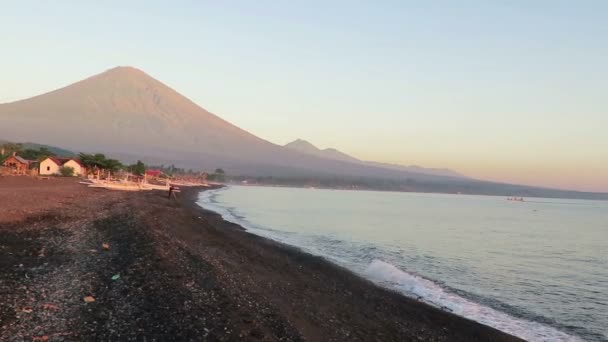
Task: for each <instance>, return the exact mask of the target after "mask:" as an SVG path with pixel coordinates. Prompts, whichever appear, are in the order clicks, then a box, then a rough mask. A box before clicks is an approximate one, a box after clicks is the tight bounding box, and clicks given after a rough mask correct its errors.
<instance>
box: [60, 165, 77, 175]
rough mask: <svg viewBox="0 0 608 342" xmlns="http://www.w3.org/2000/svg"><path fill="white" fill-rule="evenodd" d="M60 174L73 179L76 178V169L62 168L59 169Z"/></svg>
mask: <svg viewBox="0 0 608 342" xmlns="http://www.w3.org/2000/svg"><path fill="white" fill-rule="evenodd" d="M59 174H60V175H61V176H62V177H72V176H74V168H73V167H70V166H62V167H60V168H59Z"/></svg>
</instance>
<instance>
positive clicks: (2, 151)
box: [0, 142, 74, 161]
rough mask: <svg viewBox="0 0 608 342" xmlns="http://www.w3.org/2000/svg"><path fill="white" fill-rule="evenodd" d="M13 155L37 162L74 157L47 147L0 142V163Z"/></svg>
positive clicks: (61, 150) (68, 152)
mask: <svg viewBox="0 0 608 342" xmlns="http://www.w3.org/2000/svg"><path fill="white" fill-rule="evenodd" d="M13 153H16V154H17V155H18V156H20V157H22V158H24V159H29V160H37V161H42V160H44V159H46V158H47V157H50V156H65V157H72V156H74V152H71V151H68V150H64V149H61V148H58V147H53V146H48V145H40V144H34V143H12V142H0V161H3V160H4V159H6V158H8V157H10V156H12V155H13Z"/></svg>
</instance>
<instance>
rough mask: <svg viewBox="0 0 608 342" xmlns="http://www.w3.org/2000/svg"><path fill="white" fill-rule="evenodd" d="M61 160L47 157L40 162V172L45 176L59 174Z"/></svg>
mask: <svg viewBox="0 0 608 342" xmlns="http://www.w3.org/2000/svg"><path fill="white" fill-rule="evenodd" d="M59 167H61V164H59V161H57V160H55V159H54V158H46V159H45V160H43V161H41V162H40V174H41V175H43V176H49V175H57V174H59Z"/></svg>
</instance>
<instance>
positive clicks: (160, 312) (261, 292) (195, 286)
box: [0, 177, 519, 341]
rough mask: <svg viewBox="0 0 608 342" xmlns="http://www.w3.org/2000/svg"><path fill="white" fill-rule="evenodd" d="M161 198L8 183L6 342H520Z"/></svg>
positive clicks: (2, 189)
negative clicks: (36, 341)
mask: <svg viewBox="0 0 608 342" xmlns="http://www.w3.org/2000/svg"><path fill="white" fill-rule="evenodd" d="M200 191H201V189H200V188H183V189H182V192H181V193H179V194H178V198H177V199H176V200H168V199H167V193H166V192H161V191H145V192H115V191H108V190H105V189H92V188H87V187H86V186H84V185H82V184H78V182H77V181H76V180H75V179H64V178H52V179H49V180H37V179H33V178H27V177H5V178H0V208H2V209H1V210H0V254H1V255H2V257H1V258H0V340H2V341H23V340H38V341H47V340H48V341H74V340H78V341H80V340H86V341H96V340H105V341H107V340H111V341H143V340H146V341H166V340H176V341H206V340H208V341H238V340H259V341H304V340H306V341H517V340H519V339H516V338H514V337H512V336H510V335H507V334H505V333H502V332H500V331H498V330H496V329H493V328H489V327H486V326H484V325H481V324H479V323H476V322H473V321H471V320H467V319H464V318H461V317H458V316H455V315H453V314H450V313H448V312H445V311H442V310H439V309H437V308H434V307H432V306H429V305H427V304H424V303H421V302H419V301H417V300H414V299H410V298H407V297H404V296H402V295H400V294H397V293H394V292H391V291H389V290H386V289H383V288H380V287H377V286H376V285H374V284H372V283H371V282H369V281H367V280H364V279H362V278H360V277H358V276H356V275H354V274H352V273H351V272H349V271H347V270H345V269H342V268H340V267H338V266H336V265H334V264H332V263H329V262H327V261H325V260H324V259H322V258H320V257H315V256H312V255H309V254H306V253H303V252H301V251H300V250H298V249H296V248H292V247H289V246H286V245H282V244H279V243H277V242H274V241H271V240H268V239H265V238H262V237H259V236H256V235H253V234H250V233H248V232H246V231H245V230H244V229H243V228H242V227H240V226H238V225H236V224H233V223H230V222H227V221H224V220H223V219H222V218H221V216H219V215H218V214H216V213H213V212H209V211H206V210H204V209H202V208H200V207H199V206H198V205H197V204H196V203H195V202H196V199H197V198H198V193H199V192H200Z"/></svg>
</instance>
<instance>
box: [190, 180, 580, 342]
mask: <svg viewBox="0 0 608 342" xmlns="http://www.w3.org/2000/svg"><path fill="white" fill-rule="evenodd" d="M226 189H227V188H223V189H217V190H211V191H204V192H202V193H201V194H200V195H199V201H198V202H197V204H198V205H200V206H201V207H203V208H205V209H207V210H211V211H214V212H216V213H218V214H220V215H221V216H222V218H223V219H225V220H226V221H229V222H232V223H235V224H239V225H241V226H242V227H243V228H245V229H246V230H247V231H249V232H251V233H254V234H256V235H260V236H263V237H266V238H270V239H273V240H275V241H278V242H282V243H286V244H290V245H293V246H295V247H298V248H301V249H302V250H303V251H307V252H309V253H312V254H316V255H320V256H322V257H325V258H327V259H329V260H330V261H332V262H336V263H338V264H340V265H342V266H345V267H347V268H349V269H351V271H353V272H355V273H357V274H360V275H361V276H363V277H365V278H367V279H369V280H371V281H373V282H374V283H376V284H378V285H380V286H383V287H386V288H389V289H392V290H395V291H398V292H399V293H401V294H403V295H405V296H408V297H410V298H414V299H417V300H420V301H423V302H425V303H427V304H429V305H432V306H435V307H437V308H440V309H442V310H445V311H448V312H452V313H454V314H456V315H458V316H461V317H465V318H468V319H471V320H474V321H476V322H479V323H481V324H485V325H488V326H491V327H493V328H495V329H498V330H501V331H503V332H506V333H509V334H511V335H514V336H517V337H520V338H523V339H525V340H528V341H556V342H557V341H582V340H581V339H580V338H578V337H576V336H572V335H569V334H566V333H564V332H562V331H560V330H557V329H555V328H553V327H551V326H548V325H545V324H542V323H538V322H534V321H529V320H525V319H521V318H516V317H513V316H511V315H509V314H507V313H504V312H501V311H498V310H496V309H493V308H491V307H489V306H485V305H481V304H478V303H475V302H474V301H472V300H470V299H467V298H464V297H462V296H459V295H458V294H456V293H453V292H450V291H449V290H447V289H445V288H443V287H442V286H441V285H439V284H437V283H435V282H433V281H431V280H428V279H425V278H423V277H420V276H418V275H415V274H412V273H408V272H406V271H403V270H401V269H399V268H398V267H397V266H395V265H392V264H390V263H387V262H384V261H382V260H379V259H370V258H368V257H370V256H371V257H372V258H373V257H377V256H380V255H381V254H382V253H381V252H379V251H378V250H377V249H378V248H377V247H375V246H368V248H366V249H365V248H364V249H358V248H355V249H354V251H353V250H351V251H347V250H345V251H338V250H336V249H341V248H344V249H348V248H347V247H346V246H342V245H344V241H342V240H335V239H331V238H329V237H327V236H324V237H320V236H317V237H314V236H311V237H300V238H293V237H292V238H289V237H290V236H291V235H292V234H293V233H287V232H282V231H276V230H273V229H268V228H267V227H258V226H256V225H255V224H254V223H252V222H249V221H247V219H246V218H245V217H243V216H242V215H240V214H238V213H237V208H233V207H230V206H227V205H225V204H224V203H221V202H219V201H218V195H219V192H221V191H225V190H226ZM328 242H330V243H329V245H331V248H329V249H327V248H324V246H323V245H324V244H326V243H328ZM337 246H340V247H337ZM360 247H361V246H360ZM370 248H371V250H370ZM363 250H365V253H363V254H365V256H367V257H364V256H362V255H360V254H361V252H362V251H363ZM372 252H373V253H372ZM353 253H356V254H358V255H359V257H356V256H355V255H353ZM349 256H350V257H353V258H354V259H357V261H358V264H357V262H354V260H347V259H351V258H349ZM365 259H367V262H369V260H372V261H371V263H369V264H368V265H367V267H366V266H365V262H363V263H362V260H365Z"/></svg>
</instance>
